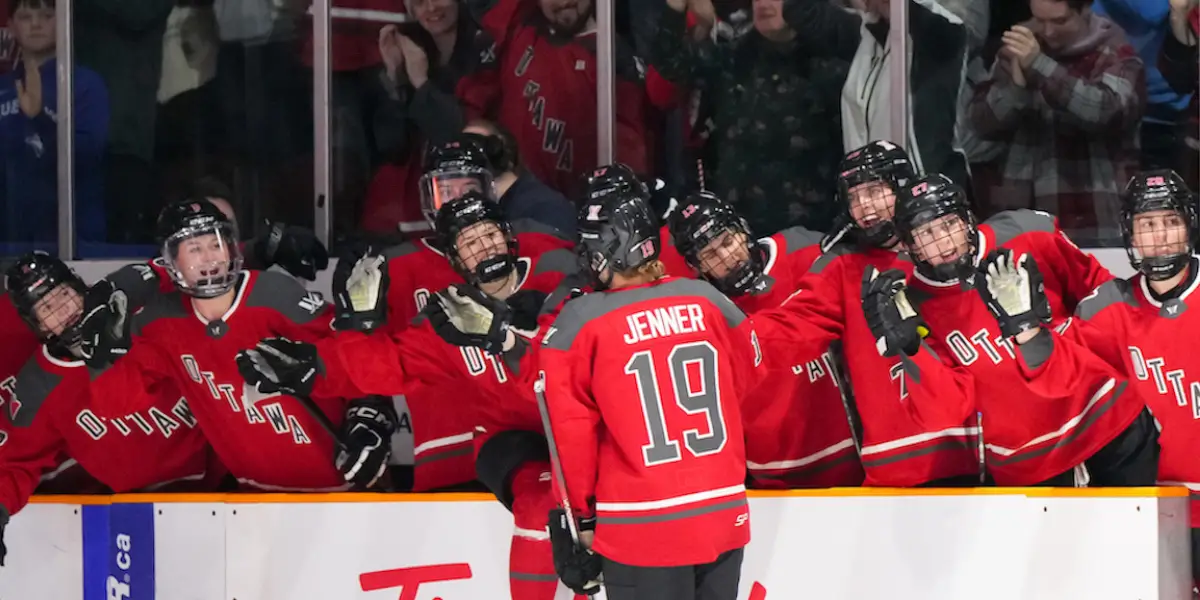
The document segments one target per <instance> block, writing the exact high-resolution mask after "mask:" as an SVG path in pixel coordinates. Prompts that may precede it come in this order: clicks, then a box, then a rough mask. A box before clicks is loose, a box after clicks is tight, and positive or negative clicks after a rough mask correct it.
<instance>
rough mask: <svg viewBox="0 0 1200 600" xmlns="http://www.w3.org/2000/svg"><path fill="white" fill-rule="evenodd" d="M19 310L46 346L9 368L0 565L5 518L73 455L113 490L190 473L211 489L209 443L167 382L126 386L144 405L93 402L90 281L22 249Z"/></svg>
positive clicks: (2, 439) (17, 270)
mask: <svg viewBox="0 0 1200 600" xmlns="http://www.w3.org/2000/svg"><path fill="white" fill-rule="evenodd" d="M6 280H7V287H8V290H9V294H10V295H11V296H12V298H13V302H14V304H15V305H16V310H17V312H18V313H20V315H21V317H22V318H23V319H24V321H25V322H26V323H27V324H28V326H29V329H30V330H31V331H33V332H35V333H36V335H37V336H38V338H39V339H40V340H41V341H42V342H43V345H42V346H41V347H40V348H39V349H38V351H37V352H36V353H34V355H33V357H32V358H30V360H29V361H28V362H27V363H26V364H25V365H24V366H23V367H21V368H20V369H19V371H18V370H12V371H5V372H4V373H3V376H4V377H5V381H6V382H9V381H11V382H12V384H11V385H4V386H2V387H3V394H4V395H5V396H6V397H5V398H4V400H5V404H7V406H8V409H9V410H8V411H7V413H8V414H7V417H8V418H9V419H10V420H11V427H6V428H5V432H4V434H3V435H2V436H0V564H2V562H3V557H4V552H5V548H4V545H3V541H2V538H3V531H4V525H5V524H7V523H8V519H9V517H10V516H11V515H15V514H17V512H19V511H20V510H21V509H22V508H24V506H25V504H26V503H27V502H28V501H29V497H30V495H31V494H33V491H34V488H36V487H37V486H38V484H39V482H40V480H41V478H42V476H43V475H45V474H48V473H51V472H53V471H56V470H59V469H60V468H63V467H64V466H66V460H67V459H71V460H74V461H76V462H77V463H78V464H79V465H80V466H82V468H83V469H85V470H86V471H87V473H88V474H89V475H91V476H92V477H94V478H95V479H96V480H98V481H99V482H100V483H102V484H103V485H105V486H107V487H108V488H110V489H111V490H112V491H114V492H128V491H133V490H138V489H150V488H153V489H161V488H162V487H164V486H166V485H169V484H171V483H179V482H185V481H187V482H191V484H192V485H191V486H189V487H188V488H187V489H189V490H190V491H211V490H212V489H214V487H215V486H214V484H215V482H216V481H217V479H216V478H210V477H206V473H207V470H208V444H207V442H206V441H205V439H204V435H203V433H201V431H200V429H199V428H198V427H197V426H196V425H197V424H196V419H195V418H194V417H193V416H192V411H191V409H190V408H189V407H188V404H187V401H186V400H185V399H184V398H182V397H180V394H179V392H178V390H177V388H176V387H175V386H174V385H171V383H170V382H166V384H165V385H163V386H160V387H158V388H151V389H140V388H134V389H130V390H127V391H126V392H125V393H126V394H128V395H134V396H140V397H141V400H140V401H141V402H144V403H145V405H146V406H147V408H144V409H141V410H139V411H137V412H132V413H130V414H127V415H119V416H116V417H114V418H111V419H109V418H103V417H100V416H98V415H96V414H95V413H94V412H92V411H91V410H90V408H89V404H90V400H89V382H90V377H89V373H88V369H87V367H86V366H85V365H84V363H83V361H82V360H81V359H80V356H79V352H80V350H79V343H80V330H79V322H80V319H81V318H82V316H83V297H84V294H85V293H86V292H87V286H85V285H84V283H83V280H82V279H80V278H79V276H78V275H76V274H75V273H74V272H73V271H72V270H71V269H70V267H68V266H67V265H66V264H64V263H63V262H62V261H60V260H58V259H57V258H54V257H52V256H50V255H48V254H45V253H42V252H35V253H31V254H28V255H25V256H23V257H21V258H20V259H19V260H18V261H17V263H16V264H15V265H13V266H12V268H10V269H9V270H8V273H7V274H6Z"/></svg>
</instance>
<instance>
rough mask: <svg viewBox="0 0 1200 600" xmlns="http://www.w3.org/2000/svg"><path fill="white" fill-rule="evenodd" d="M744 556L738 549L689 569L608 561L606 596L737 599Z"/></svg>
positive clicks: (622, 598) (638, 599) (637, 599)
mask: <svg viewBox="0 0 1200 600" xmlns="http://www.w3.org/2000/svg"><path fill="white" fill-rule="evenodd" d="M681 543H685V544H686V543H687V542H686V540H682V541H681ZM743 554H744V550H743V549H742V548H738V549H737V550H730V551H729V552H726V553H724V554H722V555H721V556H718V557H717V560H715V561H713V562H711V563H708V564H706V565H694V566H688V567H635V566H632V565H626V564H622V563H619V562H615V561H611V560H608V559H607V558H606V559H604V568H603V573H604V593H605V594H607V595H608V600H737V593H738V581H739V580H740V579H741V577H742V557H743Z"/></svg>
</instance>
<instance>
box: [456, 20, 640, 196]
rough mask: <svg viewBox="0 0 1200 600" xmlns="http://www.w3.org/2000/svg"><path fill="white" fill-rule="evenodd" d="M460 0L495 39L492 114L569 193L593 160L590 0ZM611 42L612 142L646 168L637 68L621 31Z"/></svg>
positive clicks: (545, 176) (528, 161)
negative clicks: (496, 62) (497, 67)
mask: <svg viewBox="0 0 1200 600" xmlns="http://www.w3.org/2000/svg"><path fill="white" fill-rule="evenodd" d="M639 1H649V0H639ZM462 2H463V3H464V4H465V5H466V6H468V7H469V8H470V10H471V12H472V14H474V15H475V18H476V20H477V21H478V22H479V24H480V26H482V27H483V30H484V31H485V32H487V33H488V34H489V35H490V36H492V38H493V39H495V40H496V52H497V58H498V60H499V64H500V67H501V68H500V75H499V80H498V81H499V87H498V89H499V96H498V98H497V100H498V102H499V104H498V107H497V110H496V112H495V113H494V114H495V115H496V121H497V122H498V123H500V124H501V125H503V126H504V127H505V128H506V129H508V130H509V131H511V132H512V133H513V136H514V137H515V138H516V140H517V145H518V146H519V148H520V150H521V158H522V159H523V160H524V161H525V166H526V167H527V168H528V169H529V170H530V171H532V172H533V174H534V175H537V177H538V179H540V180H542V181H543V182H545V183H546V185H549V186H550V187H552V188H554V189H556V190H558V191H559V192H561V193H563V194H564V195H566V196H567V197H571V196H572V192H573V191H574V190H575V189H576V188H577V187H578V186H579V182H580V180H581V176H582V175H584V174H586V173H589V172H591V171H592V169H595V168H596V167H597V166H598V162H597V156H596V154H597V153H596V148H597V142H596V140H597V135H598V133H597V130H596V124H597V119H596V115H597V108H596V19H595V16H594V8H595V0H536V2H535V1H534V0H462ZM614 43H615V46H616V47H615V51H614V54H615V63H616V64H615V70H616V85H615V88H616V89H615V90H614V95H615V98H614V102H615V111H614V112H615V113H616V115H615V122H614V130H615V131H614V136H613V137H614V139H613V149H614V152H615V154H616V159H617V160H619V161H621V162H623V163H626V164H628V165H629V166H631V167H633V169H634V171H635V172H638V173H646V172H647V171H648V167H649V160H648V156H647V149H646V139H645V137H646V136H645V133H646V124H645V112H646V101H645V95H646V94H645V89H644V86H643V75H642V71H643V69H642V65H641V64H640V62H638V61H637V60H636V59H635V58H634V56H633V52H632V48H631V47H630V46H629V45H628V44H627V43H626V41H625V40H624V39H623V38H622V37H621V36H619V35H618V36H616V39H615V42H614ZM464 103H467V104H469V102H464ZM469 108H474V109H476V110H478V112H481V113H484V112H489V111H486V110H481V109H486V107H481V106H469Z"/></svg>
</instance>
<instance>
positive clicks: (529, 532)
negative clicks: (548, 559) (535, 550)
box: [513, 526, 550, 542]
mask: <svg viewBox="0 0 1200 600" xmlns="http://www.w3.org/2000/svg"><path fill="white" fill-rule="evenodd" d="M513 537H519V538H525V539H527V540H534V541H537V542H545V541H549V540H550V532H549V531H547V530H544V529H542V530H538V529H525V528H523V527H516V526H513Z"/></svg>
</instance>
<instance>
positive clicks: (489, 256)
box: [434, 191, 518, 286]
mask: <svg viewBox="0 0 1200 600" xmlns="http://www.w3.org/2000/svg"><path fill="white" fill-rule="evenodd" d="M480 223H492V224H494V225H495V226H496V227H497V228H499V231H500V234H501V235H502V236H503V237H504V247H503V248H497V247H496V245H495V244H489V243H487V242H486V238H485V237H484V236H483V234H482V232H480V233H479V234H478V235H476V236H475V237H474V238H473V239H471V240H460V239H459V237H460V235H461V234H462V233H463V232H464V231H466V230H467V229H469V228H471V227H472V226H475V225H477V224H480ZM434 231H435V232H436V236H437V237H436V241H437V245H438V248H439V249H440V250H441V251H442V252H445V253H446V258H447V259H448V260H449V261H450V266H452V267H454V270H455V271H456V272H458V274H459V275H461V276H462V278H463V279H465V280H466V281H467V283H470V284H471V285H474V286H479V285H480V284H484V283H491V282H493V281H499V280H501V279H504V278H505V277H508V276H509V274H510V273H512V272H513V269H515V268H516V266H517V257H518V254H517V238H516V236H515V235H514V234H513V231H512V225H511V224H510V223H509V222H508V219H507V218H506V217H505V216H504V211H503V210H501V209H500V205H498V204H496V203H495V202H493V201H492V200H491V199H489V198H487V197H486V196H485V195H484V194H483V193H481V192H479V191H468V192H466V193H464V194H463V195H462V196H461V197H459V198H456V199H454V200H450V201H449V202H447V203H446V204H444V205H443V206H442V208H441V209H440V210H438V213H437V220H436V221H435V223H434ZM476 241H479V242H480V243H479V244H474V243H473V242H476ZM497 250H499V252H496V251H497ZM464 253H466V254H467V255H468V256H470V255H477V256H476V258H477V260H476V263H477V264H476V265H475V266H474V268H473V269H468V268H467V265H466V262H465V261H464V257H463V254H464Z"/></svg>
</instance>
